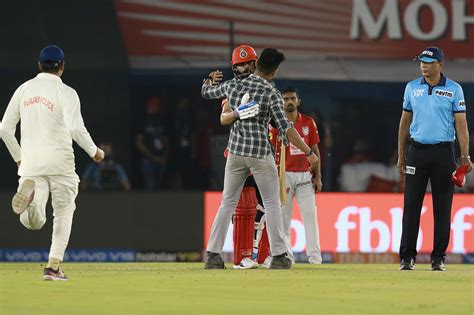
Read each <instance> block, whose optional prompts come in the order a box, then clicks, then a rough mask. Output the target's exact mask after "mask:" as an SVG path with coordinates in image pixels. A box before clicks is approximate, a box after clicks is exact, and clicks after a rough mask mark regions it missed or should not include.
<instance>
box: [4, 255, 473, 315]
mask: <svg viewBox="0 0 474 315" xmlns="http://www.w3.org/2000/svg"><path fill="white" fill-rule="evenodd" d="M227 267H228V268H230V267H231V265H230V264H228V265H227ZM416 267H417V269H416V270H415V271H405V272H401V271H398V266H397V265H388V264H385V265H352V264H351V265H342V264H327V265H319V266H317V265H307V264H297V265H295V266H294V268H293V269H292V270H265V269H254V270H232V269H227V270H218V271H216V270H203V269H202V268H203V264H198V263H121V264H113V263H109V264H101V263H90V264H89V263H81V264H72V263H71V264H69V263H64V264H63V265H62V269H63V270H64V272H65V273H66V274H67V275H68V276H69V278H70V280H69V281H67V282H46V281H42V271H43V268H44V265H43V264H40V263H21V264H16V263H15V264H14V263H3V264H0V314H1V315H7V314H8V315H20V314H22V315H23V314H24V315H43V314H44V315H50V314H64V315H68V314H71V315H76V314H77V315H86V314H87V315H95V314H100V315H106V314H113V315H119V314H120V315H121V314H124V315H125V314H127V315H130V314H193V315H195V314H384V315H386V314H417V315H420V314H431V315H432V314H444V315H446V314H450V315H454V314H473V313H474V304H473V303H474V302H473V301H474V299H473V296H474V265H447V271H446V272H432V271H431V270H430V266H429V265H421V264H419V265H417V266H416Z"/></svg>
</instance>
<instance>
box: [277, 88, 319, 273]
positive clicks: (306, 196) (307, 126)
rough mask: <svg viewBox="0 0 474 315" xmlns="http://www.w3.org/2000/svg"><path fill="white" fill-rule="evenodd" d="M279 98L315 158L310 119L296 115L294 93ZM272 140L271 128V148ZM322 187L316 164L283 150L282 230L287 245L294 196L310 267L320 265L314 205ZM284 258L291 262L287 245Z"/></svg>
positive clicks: (291, 150)
mask: <svg viewBox="0 0 474 315" xmlns="http://www.w3.org/2000/svg"><path fill="white" fill-rule="evenodd" d="M282 95H283V100H284V102H285V112H286V115H287V116H288V118H289V120H290V121H292V122H293V124H294V127H295V129H296V130H297V131H298V133H299V134H300V136H301V138H302V139H303V140H304V141H305V142H306V144H307V145H308V146H309V147H310V148H311V150H312V151H313V152H314V153H315V154H316V156H317V157H318V159H319V158H320V153H319V149H318V143H319V135H318V128H317V126H316V123H315V122H314V120H313V118H311V117H310V116H306V115H302V114H301V113H299V112H298V106H299V105H300V103H301V100H300V98H299V94H298V91H297V90H296V89H295V88H291V87H289V88H286V89H284V90H283V91H282ZM276 139H277V130H276V129H274V128H272V129H271V130H270V140H271V142H272V143H273V145H274V146H276V144H277V143H276V142H277V141H276ZM277 147H278V148H280V147H281V146H280V145H278V146H277ZM322 186H323V184H322V182H321V166H320V163H317V166H316V167H315V168H314V169H311V168H310V165H309V163H308V159H307V157H306V155H305V154H304V153H303V151H301V150H300V149H298V148H297V147H295V146H294V145H292V144H291V143H290V144H289V146H287V147H286V191H287V200H288V201H287V203H286V205H283V206H282V213H283V230H284V231H285V233H286V237H287V243H288V244H291V243H290V237H291V212H292V211H293V197H295V198H296V201H297V202H298V205H299V207H300V209H301V216H302V218H303V225H304V229H305V235H306V254H307V256H308V261H309V263H311V264H321V262H322V258H321V249H320V245H319V229H318V221H317V215H316V211H317V210H316V202H315V193H318V192H320V191H321V189H322ZM288 255H289V257H290V259H292V260H293V261H294V260H295V258H294V256H293V254H292V251H291V245H290V248H288Z"/></svg>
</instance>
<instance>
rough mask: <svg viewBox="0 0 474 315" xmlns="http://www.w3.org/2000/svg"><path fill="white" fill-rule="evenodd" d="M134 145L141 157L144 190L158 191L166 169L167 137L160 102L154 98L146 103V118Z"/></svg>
mask: <svg viewBox="0 0 474 315" xmlns="http://www.w3.org/2000/svg"><path fill="white" fill-rule="evenodd" d="M135 145H136V147H137V149H138V152H139V154H140V156H141V157H140V168H141V171H142V175H143V180H144V184H145V185H144V186H145V190H147V191H157V190H160V189H161V188H162V181H163V175H164V173H165V169H166V161H167V155H168V136H167V133H166V128H165V118H164V116H163V115H162V112H161V107H160V100H159V98H158V97H156V96H152V97H150V98H148V100H147V101H146V116H145V120H144V122H143V124H142V125H141V130H140V131H139V132H138V133H137V135H136V138H135Z"/></svg>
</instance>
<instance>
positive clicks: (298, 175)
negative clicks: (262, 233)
mask: <svg viewBox="0 0 474 315" xmlns="http://www.w3.org/2000/svg"><path fill="white" fill-rule="evenodd" d="M286 187H287V189H286V190H287V203H286V205H284V206H283V207H282V212H283V228H284V231H285V236H286V240H287V244H291V213H292V211H293V196H294V197H296V202H297V203H298V206H299V207H300V209H301V217H302V218H303V225H304V232H305V237H306V254H307V256H308V258H311V257H314V258H312V259H313V260H316V261H318V262H321V260H322V259H321V247H320V245H319V228H318V219H317V213H316V211H317V210H316V200H315V193H314V188H313V184H312V182H311V173H310V172H309V171H308V172H286ZM288 188H289V189H288ZM288 253H289V255H290V258H292V259H293V260H294V256H293V254H292V251H291V245H290V247H289V248H288Z"/></svg>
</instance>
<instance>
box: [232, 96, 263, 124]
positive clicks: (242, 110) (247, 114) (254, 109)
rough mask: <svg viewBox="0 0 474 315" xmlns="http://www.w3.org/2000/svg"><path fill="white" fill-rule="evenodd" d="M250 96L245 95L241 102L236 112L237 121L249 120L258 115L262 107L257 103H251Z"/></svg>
mask: <svg viewBox="0 0 474 315" xmlns="http://www.w3.org/2000/svg"><path fill="white" fill-rule="evenodd" d="M249 98H250V95H249V94H248V93H245V95H244V96H243V97H242V100H241V101H240V106H239V107H237V108H236V109H235V110H234V117H235V118H237V119H248V118H251V117H255V116H256V115H257V114H258V111H259V108H260V105H259V104H258V103H257V102H255V101H252V102H249V101H248V100H249Z"/></svg>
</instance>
